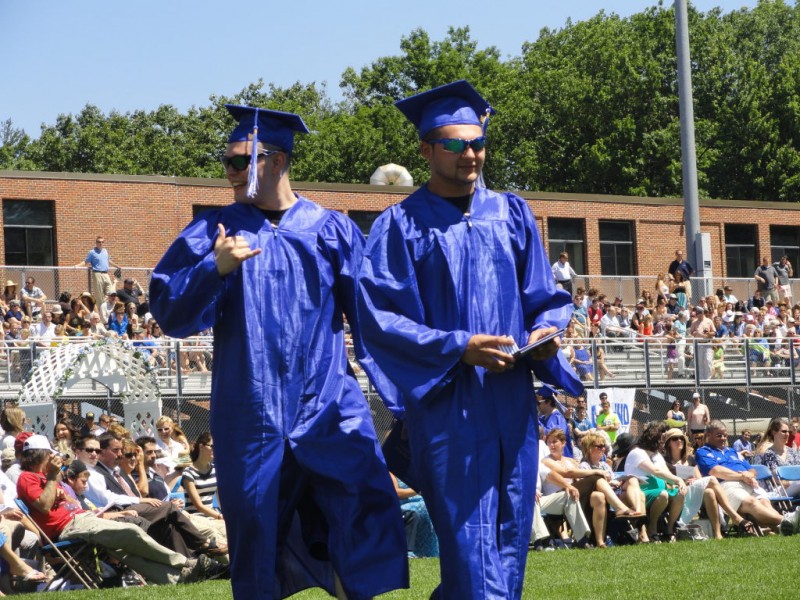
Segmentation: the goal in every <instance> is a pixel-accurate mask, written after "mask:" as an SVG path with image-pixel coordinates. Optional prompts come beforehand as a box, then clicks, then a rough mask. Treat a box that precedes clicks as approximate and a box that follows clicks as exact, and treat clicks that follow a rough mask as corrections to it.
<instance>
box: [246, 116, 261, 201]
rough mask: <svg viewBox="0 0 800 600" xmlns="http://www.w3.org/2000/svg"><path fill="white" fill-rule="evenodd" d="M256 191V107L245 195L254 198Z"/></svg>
mask: <svg viewBox="0 0 800 600" xmlns="http://www.w3.org/2000/svg"><path fill="white" fill-rule="evenodd" d="M256 193H258V108H256V118H255V122H254V123H253V147H252V150H251V152H250V172H249V173H248V174H247V197H248V198H255V196H256Z"/></svg>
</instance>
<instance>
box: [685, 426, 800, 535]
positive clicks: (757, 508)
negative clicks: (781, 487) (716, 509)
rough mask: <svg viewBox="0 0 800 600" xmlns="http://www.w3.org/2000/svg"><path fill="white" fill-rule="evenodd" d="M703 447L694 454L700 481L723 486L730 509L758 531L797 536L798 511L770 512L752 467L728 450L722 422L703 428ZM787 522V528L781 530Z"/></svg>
mask: <svg viewBox="0 0 800 600" xmlns="http://www.w3.org/2000/svg"><path fill="white" fill-rule="evenodd" d="M705 439H706V445H705V446H703V447H701V448H698V449H697V452H696V454H695V456H696V460H697V466H698V468H699V469H700V474H701V475H702V476H703V477H706V476H708V475H713V476H714V477H716V478H717V479H719V481H720V483H722V489H723V490H724V491H725V493H726V494H727V495H728V502H729V503H730V504H731V507H732V508H733V509H734V510H735V511H737V512H738V513H740V514H743V513H746V514H748V515H750V516H751V517H752V518H753V520H754V521H755V522H756V523H758V525H760V526H761V527H772V528H773V529H775V530H779V529H783V530H784V532H788V531H792V532H793V533H797V529H798V525H799V523H798V521H799V520H800V511H795V512H793V513H789V514H787V515H786V516H785V517H784V516H783V515H781V514H780V513H779V512H778V511H776V510H775V509H774V508H772V505H771V504H770V501H769V498H768V497H767V496H766V494H765V493H764V492H763V489H762V488H760V487H759V485H758V481H756V473H755V471H754V470H753V469H752V467H751V466H750V465H749V464H748V463H747V462H745V461H744V460H742V459H741V458H739V454H738V453H737V452H736V450H734V449H733V448H729V447H728V446H727V442H728V430H727V428H726V427H725V424H724V423H723V422H722V421H718V420H716V419H715V420H713V421H711V422H710V423H709V424H708V425H707V426H706V438H705ZM784 521H786V523H787V525H786V526H783V527H781V524H782V523H784Z"/></svg>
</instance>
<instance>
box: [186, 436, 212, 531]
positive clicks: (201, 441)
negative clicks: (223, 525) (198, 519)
mask: <svg viewBox="0 0 800 600" xmlns="http://www.w3.org/2000/svg"><path fill="white" fill-rule="evenodd" d="M189 458H191V459H192V464H191V465H190V466H188V467H187V468H186V469H184V470H183V490H184V492H185V493H186V499H187V502H186V511H187V512H188V513H191V514H197V513H199V514H201V515H204V516H206V517H208V518H210V519H218V520H222V512H221V511H220V509H219V503H218V499H217V471H216V468H215V467H214V440H213V439H212V438H211V434H210V433H209V432H208V431H204V432H203V433H201V434H200V435H199V436H198V438H197V440H196V441H195V443H194V444H193V445H192V449H191V451H190V452H189ZM215 504H216V506H215Z"/></svg>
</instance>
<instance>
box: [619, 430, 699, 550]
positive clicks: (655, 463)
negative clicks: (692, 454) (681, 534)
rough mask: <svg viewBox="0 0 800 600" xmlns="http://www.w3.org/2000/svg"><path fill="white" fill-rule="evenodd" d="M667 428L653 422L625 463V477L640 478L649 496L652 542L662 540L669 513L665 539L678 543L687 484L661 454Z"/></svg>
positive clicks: (648, 529)
mask: <svg viewBox="0 0 800 600" xmlns="http://www.w3.org/2000/svg"><path fill="white" fill-rule="evenodd" d="M666 431H667V425H666V423H664V422H663V421H651V422H649V423H647V425H645V427H644V431H642V434H641V435H640V436H639V441H638V442H637V444H636V447H635V448H634V449H633V450H631V451H630V453H629V454H628V457H627V458H626V460H625V475H630V476H633V477H636V478H637V479H638V480H639V485H640V486H641V488H642V491H643V492H644V495H645V504H646V506H647V510H648V519H647V536H648V537H649V538H650V540H651V541H660V540H661V538H662V535H661V534H660V533H659V532H658V522H659V519H660V518H661V514H662V513H664V512H665V511H666V513H667V525H666V529H665V531H664V539H666V540H667V541H669V542H674V541H676V538H675V523H676V522H677V521H678V519H679V518H680V515H681V511H682V510H683V503H684V500H685V497H686V484H685V483H684V482H683V479H681V478H680V477H678V476H676V475H673V474H672V473H671V472H670V470H669V469H668V468H667V464H666V462H665V461H664V456H663V454H662V453H661V451H662V450H663V448H664V439H665V433H666Z"/></svg>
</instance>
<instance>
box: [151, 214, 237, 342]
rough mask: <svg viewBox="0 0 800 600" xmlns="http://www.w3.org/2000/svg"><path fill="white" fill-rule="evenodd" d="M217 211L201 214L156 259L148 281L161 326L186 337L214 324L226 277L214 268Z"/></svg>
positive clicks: (154, 311)
mask: <svg viewBox="0 0 800 600" xmlns="http://www.w3.org/2000/svg"><path fill="white" fill-rule="evenodd" d="M220 221H221V215H220V212H219V211H209V212H207V213H204V214H203V215H200V216H199V217H198V218H197V219H195V220H194V221H193V222H192V223H190V224H189V225H188V226H187V227H186V229H184V230H183V232H181V234H180V236H178V239H176V240H175V241H174V242H173V243H172V245H171V246H170V248H169V249H168V250H167V253H166V254H165V255H164V257H163V258H162V259H161V260H160V261H159V263H158V265H157V266H156V268H155V270H154V271H153V277H152V280H151V282H150V310H151V311H152V313H153V316H154V317H155V318H156V320H157V321H158V324H159V325H160V326H161V328H162V330H163V331H164V332H166V333H167V334H168V335H170V336H173V337H179V338H183V337H188V336H190V335H193V334H195V333H197V332H198V331H202V330H203V329H207V328H209V327H212V326H213V325H214V321H215V315H216V308H217V302H218V301H219V299H220V297H221V295H222V292H223V291H224V289H225V280H224V278H222V277H220V276H219V273H218V272H217V263H216V260H215V257H214V240H216V237H217V234H218V231H217V223H219V222H220Z"/></svg>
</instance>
